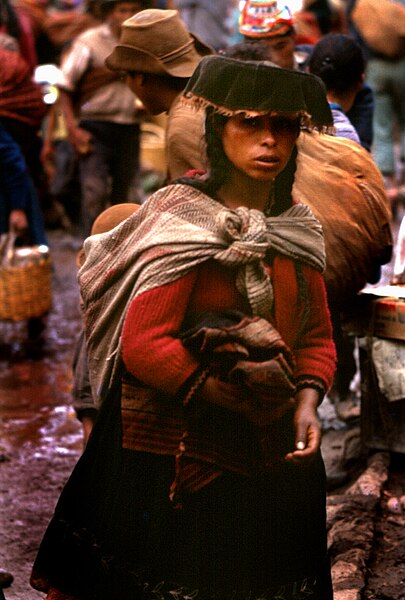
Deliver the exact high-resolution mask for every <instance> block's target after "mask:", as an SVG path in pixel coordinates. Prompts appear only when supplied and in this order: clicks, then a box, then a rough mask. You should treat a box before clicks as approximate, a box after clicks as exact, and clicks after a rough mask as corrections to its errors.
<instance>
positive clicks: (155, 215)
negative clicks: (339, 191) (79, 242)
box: [79, 185, 325, 396]
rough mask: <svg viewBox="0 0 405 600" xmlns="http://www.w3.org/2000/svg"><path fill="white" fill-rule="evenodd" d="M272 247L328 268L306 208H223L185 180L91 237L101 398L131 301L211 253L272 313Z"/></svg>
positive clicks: (90, 313) (90, 285)
mask: <svg viewBox="0 0 405 600" xmlns="http://www.w3.org/2000/svg"><path fill="white" fill-rule="evenodd" d="M270 249H272V250H273V251H275V252H276V253H280V254H283V255H285V256H287V257H290V258H292V259H293V260H297V261H302V262H304V263H306V264H309V265H311V266H312V267H313V268H315V269H317V270H318V271H323V269H324V267H325V250H324V242H323V234H322V228H321V225H320V223H319V221H317V219H315V217H314V216H313V214H312V212H311V210H310V209H309V208H308V207H307V206H305V205H301V204H297V205H294V206H292V207H291V208H289V209H288V210H287V211H285V212H284V213H283V214H282V215H279V216H278V217H265V216H264V214H263V213H262V212H260V211H258V210H254V209H248V208H245V207H240V208H238V209H236V210H230V209H228V208H225V207H224V206H223V205H222V204H220V203H219V202H217V201H215V200H213V199H212V198H210V197H208V196H206V195H204V194H203V193H201V192H200V191H198V190H195V189H194V188H192V187H190V186H187V185H172V186H168V187H166V188H163V189H161V190H159V191H158V192H156V193H155V194H153V195H152V196H151V197H150V198H149V200H148V201H147V202H146V203H145V204H144V205H143V206H142V207H141V209H140V210H138V211H137V212H136V213H135V214H134V215H133V216H131V217H129V218H128V219H127V220H126V221H124V222H123V223H122V224H120V225H118V227H116V228H115V229H113V230H112V231H110V232H107V233H103V234H99V235H94V236H91V237H89V238H87V240H86V241H85V244H84V250H85V256H86V258H85V262H84V264H83V266H82V268H81V269H80V271H79V283H80V289H81V296H82V302H83V311H84V324H85V330H86V337H87V347H88V353H89V373H90V381H91V384H92V387H93V389H94V390H95V392H96V393H97V394H99V395H101V396H102V395H103V394H104V393H105V392H106V390H107V389H109V387H110V384H111V382H112V379H113V378H114V375H115V374H116V373H117V369H118V368H119V367H120V364H121V358H120V354H121V353H120V335H121V330H122V326H123V322H124V318H125V314H126V310H127V308H128V307H129V304H130V302H131V301H132V300H133V299H134V298H135V297H137V296H139V295H140V294H142V293H143V292H146V291H148V290H151V289H154V288H156V287H160V286H163V285H165V284H168V283H170V282H173V281H175V280H176V279H179V278H180V277H183V276H184V275H186V274H187V273H188V272H189V271H190V270H191V269H193V268H195V267H197V266H198V265H200V264H201V263H202V262H204V261H206V260H208V259H214V260H218V261H219V262H220V263H222V264H224V265H226V266H229V267H230V268H235V269H237V277H236V284H237V287H238V290H239V291H240V293H242V294H244V295H245V297H247V298H248V300H249V303H250V306H251V309H252V313H253V315H259V316H263V317H265V316H266V315H268V314H269V311H270V310H271V308H272V304H273V291H272V285H271V281H270V278H269V276H268V274H267V273H266V270H265V267H264V262H263V259H264V257H265V254H266V252H267V251H269V250H270Z"/></svg>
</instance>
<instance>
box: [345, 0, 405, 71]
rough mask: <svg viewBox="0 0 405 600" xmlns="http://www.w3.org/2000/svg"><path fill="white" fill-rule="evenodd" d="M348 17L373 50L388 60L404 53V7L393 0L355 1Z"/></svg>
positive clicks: (402, 55) (404, 54) (399, 56)
mask: <svg viewBox="0 0 405 600" xmlns="http://www.w3.org/2000/svg"><path fill="white" fill-rule="evenodd" d="M351 19H352V21H353V25H354V26H355V27H356V29H357V30H358V32H359V33H360V35H361V37H362V38H363V39H364V41H365V42H366V44H367V45H368V46H369V47H370V48H371V49H372V50H374V51H375V52H378V53H379V54H382V55H384V56H386V57H387V58H391V59H396V58H401V57H404V56H405V6H403V5H402V4H400V3H399V2H396V1H395V0H357V2H356V4H355V6H354V8H353V11H352V14H351Z"/></svg>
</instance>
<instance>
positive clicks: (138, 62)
mask: <svg viewBox="0 0 405 600" xmlns="http://www.w3.org/2000/svg"><path fill="white" fill-rule="evenodd" d="M212 53H213V50H212V49H211V48H209V47H208V46H205V45H204V44H203V43H202V42H200V41H199V40H198V39H197V38H196V37H195V36H194V35H192V34H191V33H189V32H188V31H187V28H186V26H185V25H184V23H183V21H182V20H181V19H180V16H179V13H178V11H177V10H160V9H157V8H150V9H147V10H142V11H141V12H139V13H137V14H136V15H133V16H132V17H130V18H129V19H127V20H126V21H124V23H123V24H122V28H121V36H120V40H119V43H118V45H117V46H116V47H115V49H114V50H113V52H112V53H111V54H110V55H109V56H107V58H106V61H105V64H106V65H107V67H108V68H109V69H111V70H112V71H137V72H140V73H154V74H155V75H171V76H172V77H191V75H192V73H193V71H194V69H195V68H196V66H197V65H198V63H199V61H200V59H201V57H202V56H205V55H207V54H212Z"/></svg>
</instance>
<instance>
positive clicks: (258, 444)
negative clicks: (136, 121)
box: [32, 56, 335, 600]
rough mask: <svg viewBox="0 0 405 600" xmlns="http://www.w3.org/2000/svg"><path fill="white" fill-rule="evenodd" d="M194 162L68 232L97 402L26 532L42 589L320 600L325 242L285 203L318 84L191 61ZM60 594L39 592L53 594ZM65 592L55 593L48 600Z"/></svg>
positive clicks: (314, 114) (302, 209)
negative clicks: (114, 215) (42, 518)
mask: <svg viewBox="0 0 405 600" xmlns="http://www.w3.org/2000/svg"><path fill="white" fill-rule="evenodd" d="M185 101H187V102H189V103H191V104H193V105H196V106H204V107H206V112H207V119H206V141H207V155H208V158H209V163H210V171H209V172H208V173H206V174H202V173H193V174H191V176H190V177H188V178H185V179H183V180H181V181H178V182H176V183H174V184H172V185H170V186H168V187H166V188H163V189H162V190H159V191H158V192H156V193H155V194H154V195H153V196H152V197H151V198H150V199H149V200H148V202H147V203H146V204H144V205H143V206H142V207H141V209H140V210H139V211H137V213H136V214H135V215H134V216H133V217H130V218H129V219H127V220H126V221H125V222H124V223H123V224H122V225H120V226H118V227H117V228H115V229H114V230H113V231H112V232H111V233H106V234H102V235H99V236H93V237H91V238H89V239H88V240H87V241H86V242H85V253H86V260H85V263H84V265H83V267H82V269H81V271H80V272H79V279H80V283H81V292H82V297H83V303H84V314H85V327H86V335H87V346H88V358H89V369H90V380H91V384H92V386H93V389H94V390H96V391H97V393H98V394H99V397H100V403H101V409H100V413H99V417H98V419H97V421H96V424H95V427H94V429H93V432H92V435H91V436H90V440H89V442H88V444H87V447H86V450H85V452H84V454H83V457H82V458H81V460H80V461H79V463H78V465H77V467H76V469H75V471H74V473H73V474H72V476H71V478H70V480H69V482H68V484H67V486H66V487H65V489H64V491H63V493H62V496H61V498H60V501H59V503H58V506H57V508H56V512H55V515H54V517H53V519H52V521H51V523H50V525H49V527H48V529H47V531H46V534H45V536H44V539H43V541H42V544H41V547H40V550H39V553H38V556H37V559H36V562H35V565H34V570H33V575H32V584H33V586H34V587H36V588H37V589H40V590H42V591H46V592H48V598H56V597H57V598H76V599H86V600H89V599H91V598H97V599H99V598H101V599H104V598H109V599H112V598H114V599H115V598H120V600H123V599H138V598H139V599H147V598H150V599H151V598H159V599H161V598H162V599H165V598H171V599H172V598H181V599H186V598H193V599H194V598H197V599H198V600H200V599H201V600H214V599H215V600H219V599H220V600H226V599H229V600H230V599H231V598H232V599H234V600H237V599H240V600H242V599H247V598H249V599H251V600H253V599H259V598H260V599H273V598H274V599H275V598H285V599H289V600H290V599H299V598H304V597H305V598H306V597H310V598H313V599H314V600H315V599H316V600H328V599H331V598H332V587H331V580H330V568H329V565H328V557H327V550H326V527H325V496H326V494H325V473H324V466H323V462H322V458H321V455H320V451H319V447H320V437H321V436H320V427H319V424H318V420H317V406H318V404H319V402H320V401H321V400H322V398H323V395H324V393H325V391H326V390H327V388H328V387H329V386H330V384H331V381H332V378H333V373H334V364H335V352H334V346H333V342H332V339H331V328H330V320H329V313H328V308H327V304H326V297H325V288H324V284H323V279H322V273H321V272H322V269H323V267H324V261H325V258H324V250H323V238H322V232H321V229H320V226H319V223H318V222H317V221H316V219H315V218H314V217H313V215H312V213H311V212H310V210H309V209H308V208H307V207H306V206H304V205H300V204H296V203H294V202H293V201H292V198H291V188H292V183H293V179H294V171H295V160H296V149H295V142H296V139H297V136H298V135H299V131H300V127H302V126H310V124H311V123H312V122H313V123H314V124H316V126H317V128H318V129H322V128H326V127H328V126H329V125H330V124H331V121H332V118H331V114H330V110H329V107H328V104H327V101H326V98H325V94H324V90H323V87H322V85H321V84H320V83H319V80H318V79H317V78H315V77H313V76H312V75H307V74H304V73H298V72H293V71H287V70H285V71H284V70H282V69H278V68H275V67H271V66H268V65H266V64H264V63H262V64H260V63H257V62H242V61H238V60H234V59H229V58H225V57H221V56H212V57H208V58H204V59H203V60H202V62H201V63H200V65H199V67H197V70H196V72H195V73H194V75H193V77H192V78H191V80H190V83H189V85H188V87H187V89H186V92H185ZM56 592H57V594H58V595H54V594H56ZM61 594H62V595H61Z"/></svg>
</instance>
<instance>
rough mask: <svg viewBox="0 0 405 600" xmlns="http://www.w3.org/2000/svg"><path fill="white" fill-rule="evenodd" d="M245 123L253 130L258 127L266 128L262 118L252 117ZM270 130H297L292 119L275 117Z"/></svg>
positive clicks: (270, 123) (245, 120)
mask: <svg viewBox="0 0 405 600" xmlns="http://www.w3.org/2000/svg"><path fill="white" fill-rule="evenodd" d="M244 123H245V124H246V125H247V126H248V127H251V128H253V129H255V128H258V127H265V125H266V123H264V121H263V120H262V119H260V118H255V117H252V118H250V119H244ZM269 125H270V128H271V129H272V130H273V131H290V130H291V129H295V127H296V123H295V122H294V121H292V120H291V119H286V118H284V117H273V118H272V119H271V121H270V122H269Z"/></svg>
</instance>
